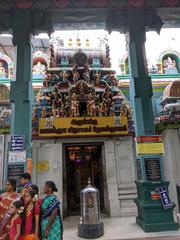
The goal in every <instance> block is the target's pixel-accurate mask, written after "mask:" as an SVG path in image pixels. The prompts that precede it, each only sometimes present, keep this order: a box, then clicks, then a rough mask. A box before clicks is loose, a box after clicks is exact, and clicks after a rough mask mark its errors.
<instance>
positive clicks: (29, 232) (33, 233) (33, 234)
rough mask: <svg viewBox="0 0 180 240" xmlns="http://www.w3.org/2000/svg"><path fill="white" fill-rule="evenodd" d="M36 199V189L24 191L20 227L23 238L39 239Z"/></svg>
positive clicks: (24, 239)
mask: <svg viewBox="0 0 180 240" xmlns="http://www.w3.org/2000/svg"><path fill="white" fill-rule="evenodd" d="M37 200H38V195H37V192H36V191H34V190H28V191H27V192H26V195H25V197H24V211H23V216H22V221H23V223H22V228H21V229H22V237H23V240H39V218H40V205H39V204H37Z"/></svg>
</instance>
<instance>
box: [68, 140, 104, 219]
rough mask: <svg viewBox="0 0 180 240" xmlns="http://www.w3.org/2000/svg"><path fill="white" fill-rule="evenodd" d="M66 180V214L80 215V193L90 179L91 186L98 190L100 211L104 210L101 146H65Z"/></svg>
mask: <svg viewBox="0 0 180 240" xmlns="http://www.w3.org/2000/svg"><path fill="white" fill-rule="evenodd" d="M65 160H66V169H67V171H66V177H67V178H66V179H67V214H68V215H79V214H80V191H81V189H82V188H84V187H86V186H87V182H88V178H89V177H90V178H91V181H92V184H93V186H95V187H96V188H97V189H98V190H99V194H100V206H101V210H103V208H104V194H103V168H102V146H101V145H100V144H99V145H89V144H88V145H71V146H65Z"/></svg>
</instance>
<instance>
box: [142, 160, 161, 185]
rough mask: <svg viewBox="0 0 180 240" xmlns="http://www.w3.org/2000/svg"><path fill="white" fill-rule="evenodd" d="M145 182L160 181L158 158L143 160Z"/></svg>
mask: <svg viewBox="0 0 180 240" xmlns="http://www.w3.org/2000/svg"><path fill="white" fill-rule="evenodd" d="M144 164H145V172H146V179H147V181H159V180H161V166H160V159H159V158H144Z"/></svg>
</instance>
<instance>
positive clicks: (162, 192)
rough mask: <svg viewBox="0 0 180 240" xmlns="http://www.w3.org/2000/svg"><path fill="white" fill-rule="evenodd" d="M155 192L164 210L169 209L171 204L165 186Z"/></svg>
mask: <svg viewBox="0 0 180 240" xmlns="http://www.w3.org/2000/svg"><path fill="white" fill-rule="evenodd" d="M156 191H157V192H158V193H159V195H160V198H161V202H162V205H163V208H164V209H168V208H171V207H172V206H173V203H172V202H171V200H170V198H169V195H168V191H167V188H166V186H162V187H158V188H157V189H156Z"/></svg>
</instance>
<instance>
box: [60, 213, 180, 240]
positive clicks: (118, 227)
mask: <svg viewBox="0 0 180 240" xmlns="http://www.w3.org/2000/svg"><path fill="white" fill-rule="evenodd" d="M102 221H103V222H104V232H105V234H104V236H103V237H101V238H99V239H100V240H127V239H134V240H143V239H145V240H150V239H153V240H171V239H172V240H180V230H179V231H168V232H159V233H145V232H143V231H142V229H141V228H140V227H139V226H138V225H137V224H136V223H135V218H134V217H127V218H107V217H106V218H103V219H102ZM78 222H79V217H68V218H64V240H77V239H78V240H81V239H82V238H79V237H77V225H78Z"/></svg>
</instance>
